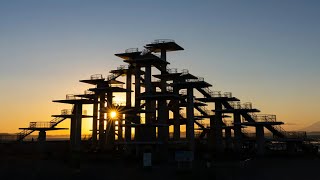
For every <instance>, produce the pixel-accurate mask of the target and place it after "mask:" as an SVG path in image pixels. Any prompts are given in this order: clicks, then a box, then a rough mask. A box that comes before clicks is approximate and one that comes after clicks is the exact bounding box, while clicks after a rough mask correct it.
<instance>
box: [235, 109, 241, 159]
mask: <svg viewBox="0 0 320 180" xmlns="http://www.w3.org/2000/svg"><path fill="white" fill-rule="evenodd" d="M233 122H234V130H233V131H234V149H235V152H238V153H239V152H241V150H242V132H241V124H240V123H241V116H240V113H238V112H235V113H233Z"/></svg>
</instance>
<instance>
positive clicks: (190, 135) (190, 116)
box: [186, 88, 194, 151]
mask: <svg viewBox="0 0 320 180" xmlns="http://www.w3.org/2000/svg"><path fill="white" fill-rule="evenodd" d="M186 110H187V124H186V136H187V140H188V142H189V150H190V151H194V102H193V88H188V89H187V109H186Z"/></svg>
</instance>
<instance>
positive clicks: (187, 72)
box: [181, 69, 189, 75]
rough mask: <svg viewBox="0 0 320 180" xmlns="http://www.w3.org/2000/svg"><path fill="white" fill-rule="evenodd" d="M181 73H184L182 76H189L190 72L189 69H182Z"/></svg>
mask: <svg viewBox="0 0 320 180" xmlns="http://www.w3.org/2000/svg"><path fill="white" fill-rule="evenodd" d="M181 73H182V75H186V74H189V70H188V69H182V70H181Z"/></svg>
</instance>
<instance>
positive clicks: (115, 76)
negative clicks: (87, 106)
mask: <svg viewBox="0 0 320 180" xmlns="http://www.w3.org/2000/svg"><path fill="white" fill-rule="evenodd" d="M115 78H117V75H115V74H110V75H108V77H107V80H108V81H110V80H113V79H115Z"/></svg>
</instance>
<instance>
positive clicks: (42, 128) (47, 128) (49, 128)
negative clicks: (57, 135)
mask: <svg viewBox="0 0 320 180" xmlns="http://www.w3.org/2000/svg"><path fill="white" fill-rule="evenodd" d="M19 129H21V130H32V131H52V130H68V129H69V128H56V127H27V128H19Z"/></svg>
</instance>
